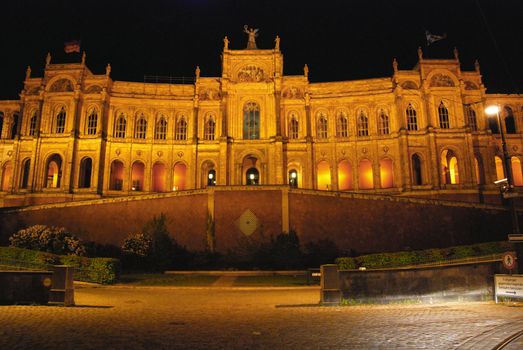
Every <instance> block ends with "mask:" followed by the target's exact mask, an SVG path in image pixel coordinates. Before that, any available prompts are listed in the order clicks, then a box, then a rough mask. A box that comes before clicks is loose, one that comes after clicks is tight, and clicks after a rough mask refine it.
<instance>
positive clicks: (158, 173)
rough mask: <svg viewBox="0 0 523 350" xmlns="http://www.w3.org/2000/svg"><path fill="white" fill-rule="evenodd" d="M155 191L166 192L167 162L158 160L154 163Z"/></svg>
mask: <svg viewBox="0 0 523 350" xmlns="http://www.w3.org/2000/svg"><path fill="white" fill-rule="evenodd" d="M152 175H153V179H152V180H153V181H152V183H153V192H165V191H166V186H165V180H166V176H165V175H166V171H165V164H163V163H162V162H156V163H154V165H153V174H152Z"/></svg>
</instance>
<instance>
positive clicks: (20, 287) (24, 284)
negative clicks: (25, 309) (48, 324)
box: [0, 271, 53, 304]
mask: <svg viewBox="0 0 523 350" xmlns="http://www.w3.org/2000/svg"><path fill="white" fill-rule="evenodd" d="M52 277H53V273H52V272H50V271H0V304H47V303H48V302H49V294H50V290H51V284H52Z"/></svg>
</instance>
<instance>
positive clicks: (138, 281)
mask: <svg viewBox="0 0 523 350" xmlns="http://www.w3.org/2000/svg"><path fill="white" fill-rule="evenodd" d="M218 278H219V276H205V275H170V274H163V273H155V274H145V273H143V274H127V275H122V276H121V277H120V284H125V285H133V286H166V287H168V286H175V287H199V286H210V285H212V284H213V283H214V282H216V280H218Z"/></svg>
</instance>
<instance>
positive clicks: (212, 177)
mask: <svg viewBox="0 0 523 350" xmlns="http://www.w3.org/2000/svg"><path fill="white" fill-rule="evenodd" d="M215 185H216V170H215V166H214V163H213V162H212V161H210V160H207V161H205V162H203V163H202V172H201V187H202V188H205V187H207V186H215Z"/></svg>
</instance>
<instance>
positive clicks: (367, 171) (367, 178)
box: [358, 159, 374, 190]
mask: <svg viewBox="0 0 523 350" xmlns="http://www.w3.org/2000/svg"><path fill="white" fill-rule="evenodd" d="M358 178H359V187H360V189H363V190H366V189H371V188H374V172H373V171H372V162H371V161H370V160H368V159H362V160H360V164H359V167H358Z"/></svg>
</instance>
